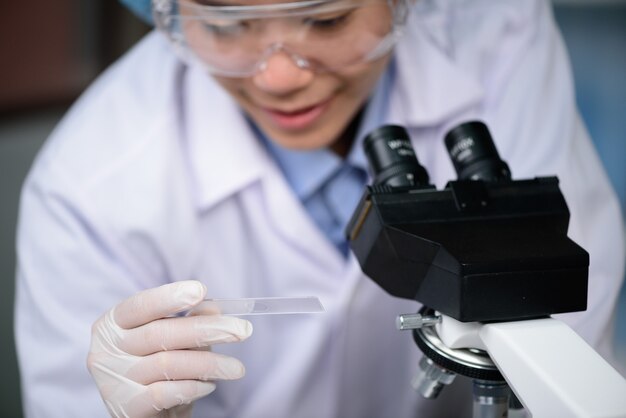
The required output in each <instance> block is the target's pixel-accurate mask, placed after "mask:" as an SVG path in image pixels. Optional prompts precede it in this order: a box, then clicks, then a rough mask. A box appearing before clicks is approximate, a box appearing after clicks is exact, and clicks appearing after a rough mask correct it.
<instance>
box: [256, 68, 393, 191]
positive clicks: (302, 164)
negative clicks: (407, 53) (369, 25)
mask: <svg viewBox="0 0 626 418" xmlns="http://www.w3.org/2000/svg"><path fill="white" fill-rule="evenodd" d="M392 62H393V60H392ZM394 77H395V65H393V63H392V64H391V65H390V66H389V67H388V68H387V69H386V71H385V73H384V74H383V76H382V77H381V79H380V80H379V82H378V83H377V85H376V88H375V89H374V93H373V94H372V97H371V98H370V100H369V102H368V104H367V106H366V108H365V110H364V114H363V116H362V117H361V123H360V125H359V128H358V130H357V134H356V137H355V141H354V142H353V144H352V147H351V149H350V151H349V153H348V156H347V158H346V160H345V161H344V160H342V159H341V158H340V157H339V156H337V155H336V154H335V153H334V152H332V151H331V150H330V149H328V148H322V149H318V150H312V151H298V150H291V149H288V148H283V147H281V146H279V145H277V144H275V143H273V142H272V141H270V140H268V139H267V137H266V136H265V135H263V133H262V132H260V131H259V130H258V129H255V131H256V133H257V136H258V138H260V139H261V142H262V143H263V144H264V145H265V146H266V147H267V149H268V150H269V151H270V153H271V154H272V155H273V157H274V159H275V160H276V161H277V163H278V165H279V166H280V167H281V169H282V171H283V172H284V173H285V177H286V178H287V179H288V181H289V183H290V185H291V187H292V188H293V190H294V191H295V192H296V195H297V196H298V197H299V198H300V199H302V200H306V199H307V198H309V197H310V196H312V195H313V194H314V193H315V192H316V191H317V190H318V189H319V188H320V187H321V186H322V185H323V184H324V183H325V182H326V181H327V180H328V179H329V178H330V177H331V176H332V175H333V174H334V173H335V172H337V171H338V170H339V169H340V168H341V167H342V165H344V164H349V165H352V166H353V167H356V168H359V169H362V170H363V171H365V172H367V160H366V157H365V153H364V152H363V147H362V145H361V144H362V142H363V139H364V137H365V136H366V135H367V134H368V133H369V132H371V131H372V130H373V129H375V128H377V127H378V126H380V125H382V124H384V123H385V118H386V115H387V109H388V107H389V106H388V101H389V91H390V89H391V86H392V84H393V79H394Z"/></svg>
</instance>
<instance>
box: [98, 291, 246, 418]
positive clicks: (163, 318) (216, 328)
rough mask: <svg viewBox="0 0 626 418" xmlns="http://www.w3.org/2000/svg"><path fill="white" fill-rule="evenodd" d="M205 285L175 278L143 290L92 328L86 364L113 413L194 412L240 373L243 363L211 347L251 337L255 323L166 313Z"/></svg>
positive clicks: (181, 417)
mask: <svg viewBox="0 0 626 418" xmlns="http://www.w3.org/2000/svg"><path fill="white" fill-rule="evenodd" d="M205 294H206V288H205V286H204V285H203V284H202V283H200V282H197V281H182V282H176V283H171V284H168V285H165V286H161V287H157V288H154V289H149V290H146V291H143V292H140V293H138V294H136V295H134V296H132V297H130V298H128V299H126V300H125V301H123V302H121V303H120V304H119V305H117V306H116V307H114V308H113V309H111V310H110V311H109V312H107V313H106V314H104V315H103V316H102V317H101V318H100V319H98V320H97V321H96V322H95V323H94V325H93V327H92V335H91V348H90V351H89V356H88V359H87V367H88V368H89V371H90V372H91V375H92V376H93V378H94V380H95V382H96V385H97V386H98V389H99V390H100V394H101V395H102V398H103V399H104V402H105V404H106V406H107V409H108V410H109V413H110V414H111V415H112V416H114V417H132V418H148V417H170V418H173V417H177V418H186V417H190V416H191V403H192V402H193V401H195V400H197V399H199V398H201V397H203V396H206V395H208V394H209V393H211V392H213V391H214V390H215V382H214V381H215V380H223V379H226V380H230V379H238V378H240V377H242V376H243V375H244V366H243V364H241V362H240V361H239V360H237V359H235V358H232V357H227V356H224V355H220V354H217V353H213V352H211V351H208V350H207V349H206V347H209V346H210V345H212V344H216V343H229V342H236V341H241V340H244V339H245V338H247V337H248V336H250V334H251V333H252V325H251V324H250V322H248V321H246V320H243V319H239V318H234V317H227V316H220V315H199V316H187V317H169V318H168V316H171V315H173V314H176V313H178V312H181V311H184V310H186V309H189V308H191V307H193V306H195V305H196V304H198V303H199V302H200V301H201V300H202V299H203V298H204V296H205Z"/></svg>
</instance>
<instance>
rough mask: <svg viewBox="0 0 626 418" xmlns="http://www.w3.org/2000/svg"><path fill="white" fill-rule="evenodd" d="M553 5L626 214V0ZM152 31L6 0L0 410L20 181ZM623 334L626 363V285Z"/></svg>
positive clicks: (90, 9)
mask: <svg viewBox="0 0 626 418" xmlns="http://www.w3.org/2000/svg"><path fill="white" fill-rule="evenodd" d="M553 4H554V9H555V15H556V18H557V22H558V24H559V26H560V27H561V30H562V32H563V36H564V38H565V42H566V44H567V47H568V49H569V52H570V57H571V60H572V65H573V68H574V76H575V81H576V90H577V100H578V105H579V108H580V110H581V112H582V115H583V118H584V120H585V122H586V124H587V127H588V128H589V131H590V133H591V136H592V137H593V139H594V141H595V144H596V147H597V149H598V152H599V154H600V156H601V158H602V160H603V162H604V164H605V167H606V169H607V171H608V173H609V176H610V177H611V180H612V182H613V186H614V187H615V190H616V191H617V193H618V195H619V198H620V200H621V203H622V213H623V214H625V215H626V210H625V208H626V0H624V1H622V0H613V1H610V0H553ZM149 30H150V28H149V27H148V26H146V25H145V24H143V23H142V22H141V21H140V20H139V19H137V18H135V17H134V16H133V15H132V14H131V13H130V12H128V11H127V10H126V9H124V8H123V7H122V6H120V5H119V4H118V3H117V1H115V0H90V1H79V0H56V1H54V2H49V1H44V0H33V1H30V2H26V3H22V2H17V1H3V2H1V3H0V57H2V62H3V63H4V64H3V65H0V202H1V203H2V204H0V364H1V365H2V370H3V379H2V383H0V388H1V390H0V418H9V417H11V418H12V417H15V418H19V417H21V416H22V407H21V401H20V391H19V375H18V370H17V363H16V358H15V347H14V343H13V298H14V289H15V286H14V272H15V249H14V239H15V224H16V219H17V209H18V201H19V192H20V187H21V184H22V182H23V180H24V177H25V176H26V174H27V172H28V169H29V167H30V164H31V162H32V160H33V157H34V156H35V154H36V152H37V150H38V149H39V147H40V146H41V144H42V143H43V141H44V140H45V138H46V137H47V136H48V135H49V133H50V131H51V130H52V129H53V128H54V126H55V125H56V123H57V122H58V121H59V119H60V118H61V117H62V115H63V113H64V112H65V111H66V110H67V108H68V106H70V105H71V103H72V102H73V101H74V100H75V99H76V97H77V96H78V95H79V94H80V92H81V91H82V90H83V89H84V88H85V87H86V86H87V85H88V84H89V83H90V82H91V81H92V80H93V79H94V78H95V77H96V76H97V75H98V74H99V73H100V72H101V71H102V70H103V69H104V68H106V67H107V66H108V65H109V64H111V63H112V62H113V61H114V60H115V59H117V58H118V57H119V56H120V55H121V54H123V53H124V51H126V50H127V49H128V48H129V47H130V46H131V45H132V44H134V43H135V42H136V41H137V40H138V39H139V38H140V37H141V36H143V35H144V34H145V33H146V32H147V31H149ZM616 336H617V338H616V351H617V355H618V358H619V360H620V362H621V363H622V364H624V365H625V368H626V290H624V289H622V293H621V296H620V305H619V307H618V320H617V323H616ZM80 361H83V360H80Z"/></svg>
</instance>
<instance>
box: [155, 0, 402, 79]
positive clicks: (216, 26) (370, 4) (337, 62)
mask: <svg viewBox="0 0 626 418" xmlns="http://www.w3.org/2000/svg"><path fill="white" fill-rule="evenodd" d="M391 1H394V0H325V1H317V0H314V1H304V2H294V3H273V4H265V5H258V6H200V5H198V4H197V3H194V2H187V1H174V0H171V1H167V0H155V1H154V8H155V9H154V10H155V20H156V22H157V26H158V27H159V28H160V29H161V30H163V31H164V32H165V33H166V34H167V35H168V36H169V38H170V39H171V40H172V41H173V42H174V43H175V44H176V46H177V48H178V49H179V52H180V53H181V54H182V56H183V58H185V59H187V60H191V61H196V62H199V63H201V64H202V65H204V66H205V67H206V68H207V69H208V70H209V72H211V73H213V74H217V75H224V76H232V77H245V76H249V75H252V74H254V73H255V72H257V71H259V70H260V69H261V68H262V67H263V63H264V61H265V60H266V59H267V58H268V57H269V56H271V55H272V54H275V53H277V52H279V51H282V52H284V53H286V54H288V55H289V56H290V57H291V58H292V59H293V60H294V62H295V63H296V64H297V65H298V66H300V67H306V68H310V69H312V70H314V71H333V70H338V69H341V68H344V67H347V66H350V65H353V64H357V63H360V62H364V61H369V60H373V59H376V58H379V57H381V56H382V55H384V54H385V53H387V52H388V51H389V50H390V48H391V47H392V46H393V44H394V42H395V40H396V38H397V37H398V36H399V33H400V27H401V26H402V23H403V21H404V18H405V15H406V7H405V5H404V3H402V4H400V3H393V4H394V5H392V3H390V2H391ZM399 1H401V2H402V1H404V0H399Z"/></svg>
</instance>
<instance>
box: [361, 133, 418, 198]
mask: <svg viewBox="0 0 626 418" xmlns="http://www.w3.org/2000/svg"><path fill="white" fill-rule="evenodd" d="M363 148H364V150H365V155H366V157H367V160H368V162H369V165H370V168H371V169H372V171H373V173H374V184H375V185H385V186H393V187H420V186H426V185H428V173H427V172H426V169H424V167H422V166H421V165H420V164H419V162H418V161H417V157H416V155H415V151H414V150H413V147H412V146H411V140H410V138H409V135H408V133H407V131H406V129H404V128H403V127H401V126H397V125H385V126H381V127H380V128H378V129H375V130H374V131H372V132H370V134H369V135H368V136H367V137H366V138H365V140H364V142H363Z"/></svg>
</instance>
